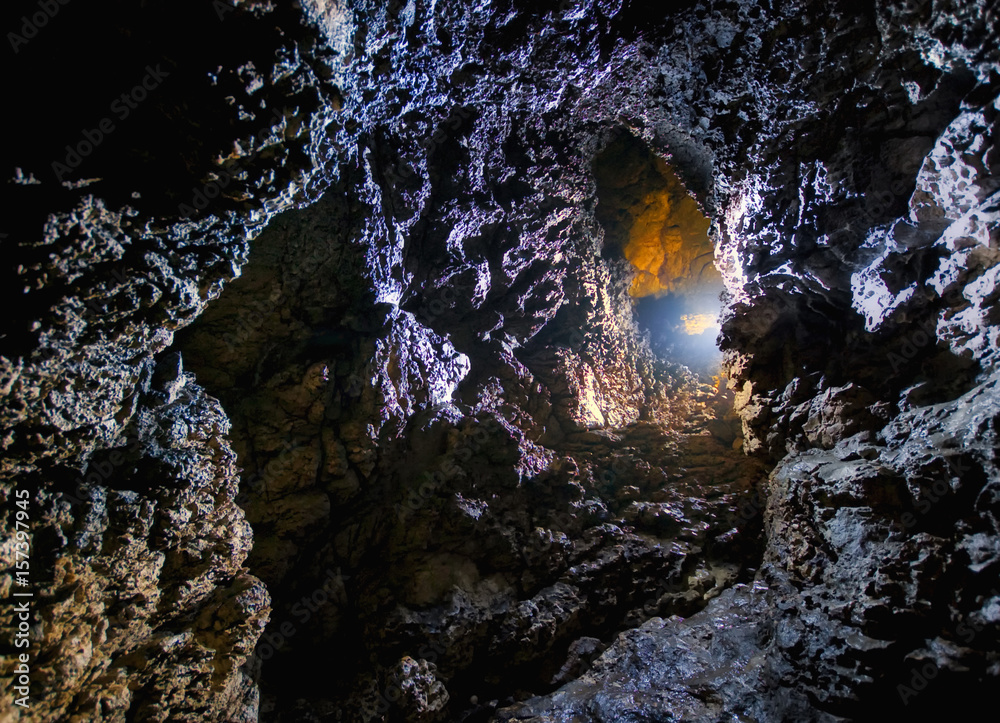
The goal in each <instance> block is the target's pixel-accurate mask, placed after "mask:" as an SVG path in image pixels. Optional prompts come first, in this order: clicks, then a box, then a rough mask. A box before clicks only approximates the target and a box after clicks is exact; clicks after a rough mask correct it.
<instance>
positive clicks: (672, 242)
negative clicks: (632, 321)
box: [594, 133, 723, 375]
mask: <svg viewBox="0 0 1000 723" xmlns="http://www.w3.org/2000/svg"><path fill="white" fill-rule="evenodd" d="M594 175H595V178H596V180H597V194H598V206H597V220H598V221H599V222H600V223H601V225H602V226H603V228H604V233H605V236H604V255H605V256H606V257H609V258H613V257H616V256H624V257H625V258H626V259H627V260H628V261H629V263H630V264H631V266H632V270H633V274H634V275H633V277H632V281H631V284H630V286H629V295H630V296H631V297H632V298H633V300H634V303H635V307H634V308H635V313H636V320H637V322H638V324H639V327H640V328H641V329H643V330H644V331H648V332H649V337H650V345H651V346H652V348H653V351H654V352H656V353H657V354H658V355H659V356H661V357H664V358H666V359H669V360H671V361H674V362H678V363H681V364H685V365H687V366H689V367H690V368H691V369H692V370H694V371H697V372H699V373H703V374H709V375H711V374H715V373H717V371H718V367H719V363H720V361H721V353H720V352H719V350H718V348H717V346H716V343H715V342H716V336H717V335H718V332H719V321H718V317H719V312H720V307H721V302H720V301H719V295H720V293H721V292H722V290H723V283H722V277H721V275H720V274H719V271H718V269H716V267H715V264H714V260H713V254H714V249H713V246H712V241H711V239H710V238H709V236H708V230H709V226H710V221H709V220H708V218H707V217H706V216H705V214H704V213H702V211H701V208H700V207H699V206H698V202H697V201H696V200H695V198H694V197H693V196H692V195H691V193H690V192H689V191H688V190H687V188H686V187H685V186H684V183H683V182H682V181H681V179H680V178H679V177H678V175H677V174H676V173H675V172H674V170H673V169H672V168H671V167H670V166H669V165H668V164H667V163H666V162H665V161H664V160H663V159H662V158H659V157H657V156H656V155H654V154H653V153H652V152H651V151H650V150H649V149H648V148H647V147H646V145H645V144H644V143H643V142H642V141H640V140H639V139H637V138H635V137H634V136H632V135H631V134H629V133H623V134H622V135H621V136H619V137H618V138H617V139H616V140H614V141H613V142H611V143H610V144H609V145H608V146H607V148H605V149H604V151H602V152H601V154H600V155H598V156H597V158H596V159H595V161H594Z"/></svg>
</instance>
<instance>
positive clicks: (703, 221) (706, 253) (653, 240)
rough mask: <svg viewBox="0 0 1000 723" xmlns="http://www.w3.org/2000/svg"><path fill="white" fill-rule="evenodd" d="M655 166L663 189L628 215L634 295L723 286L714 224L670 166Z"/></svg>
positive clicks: (641, 200)
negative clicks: (715, 250) (711, 235)
mask: <svg viewBox="0 0 1000 723" xmlns="http://www.w3.org/2000/svg"><path fill="white" fill-rule="evenodd" d="M654 162H655V165H656V171H657V172H658V175H659V176H660V177H661V178H662V186H660V187H659V188H656V189H654V190H651V191H649V192H648V193H645V194H644V195H643V196H642V197H641V198H639V199H636V201H635V203H633V204H632V205H631V207H630V208H628V209H627V210H628V215H629V216H630V217H631V221H632V222H631V224H630V225H629V226H628V228H627V232H628V241H627V242H626V244H625V248H624V253H625V258H627V259H628V260H629V261H630V262H631V263H632V265H633V266H634V267H635V268H636V276H635V279H634V280H633V282H632V286H631V288H630V289H629V294H630V295H631V296H634V297H641V296H650V295H653V294H655V295H657V296H660V295H663V294H669V293H676V294H690V293H693V292H696V291H703V290H704V289H705V287H706V286H721V284H722V277H721V276H720V275H719V272H718V271H717V270H716V268H715V265H714V264H713V263H712V260H713V249H712V242H711V240H710V239H709V238H708V228H709V225H710V224H709V220H708V219H707V218H705V215H704V214H703V213H702V212H701V209H700V208H698V204H697V202H696V201H695V200H694V199H693V198H692V197H691V196H690V195H689V194H688V192H687V191H686V190H685V188H684V186H683V184H682V183H681V181H680V179H679V178H677V176H676V174H674V172H673V171H672V170H670V168H669V166H667V164H666V163H664V162H663V161H662V160H660V159H659V158H656V159H655V161H654ZM657 185H659V184H657ZM689 333H691V332H689Z"/></svg>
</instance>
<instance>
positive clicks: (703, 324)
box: [681, 314, 721, 336]
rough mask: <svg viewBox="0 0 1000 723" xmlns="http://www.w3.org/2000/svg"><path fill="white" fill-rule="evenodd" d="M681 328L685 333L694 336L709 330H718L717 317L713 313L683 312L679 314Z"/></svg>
mask: <svg viewBox="0 0 1000 723" xmlns="http://www.w3.org/2000/svg"><path fill="white" fill-rule="evenodd" d="M681 323H682V326H681V330H682V331H683V332H684V333H685V334H689V335H691V336H694V335H696V334H702V333H704V332H706V331H709V330H714V331H719V329H720V328H721V327H720V326H719V317H717V316H716V315H715V314H683V315H682V316H681Z"/></svg>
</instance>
